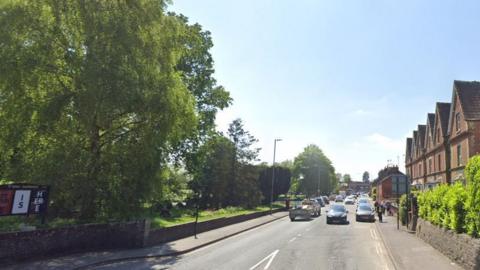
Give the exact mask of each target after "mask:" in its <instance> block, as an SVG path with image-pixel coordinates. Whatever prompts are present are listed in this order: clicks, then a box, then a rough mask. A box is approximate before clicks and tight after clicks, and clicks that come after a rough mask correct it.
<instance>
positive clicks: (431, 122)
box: [427, 113, 435, 135]
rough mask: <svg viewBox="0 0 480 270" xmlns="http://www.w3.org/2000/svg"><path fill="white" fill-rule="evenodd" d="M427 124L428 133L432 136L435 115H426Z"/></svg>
mask: <svg viewBox="0 0 480 270" xmlns="http://www.w3.org/2000/svg"><path fill="white" fill-rule="evenodd" d="M427 124H428V125H429V126H430V132H431V134H432V135H433V131H434V130H435V114H434V113H429V114H428V115H427Z"/></svg>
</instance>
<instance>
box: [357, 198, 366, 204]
mask: <svg viewBox="0 0 480 270" xmlns="http://www.w3.org/2000/svg"><path fill="white" fill-rule="evenodd" d="M358 203H368V200H367V199H360V200H359V201H358Z"/></svg>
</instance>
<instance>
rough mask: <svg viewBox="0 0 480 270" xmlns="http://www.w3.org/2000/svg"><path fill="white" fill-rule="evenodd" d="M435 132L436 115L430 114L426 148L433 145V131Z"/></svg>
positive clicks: (426, 133)
mask: <svg viewBox="0 0 480 270" xmlns="http://www.w3.org/2000/svg"><path fill="white" fill-rule="evenodd" d="M434 130H435V114H434V113H429V114H427V126H426V131H425V139H424V141H425V148H428V147H430V144H431V143H432V142H431V140H432V139H433V131H434Z"/></svg>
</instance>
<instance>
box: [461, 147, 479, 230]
mask: <svg viewBox="0 0 480 270" xmlns="http://www.w3.org/2000/svg"><path fill="white" fill-rule="evenodd" d="M465 177H466V179H467V191H466V193H467V198H466V203H465V210H466V216H465V229H466V231H467V233H468V234H469V235H472V236H479V233H480V156H475V157H472V158H471V159H470V160H469V162H468V164H467V166H466V167H465Z"/></svg>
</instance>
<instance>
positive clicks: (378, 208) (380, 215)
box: [375, 202, 383, 222]
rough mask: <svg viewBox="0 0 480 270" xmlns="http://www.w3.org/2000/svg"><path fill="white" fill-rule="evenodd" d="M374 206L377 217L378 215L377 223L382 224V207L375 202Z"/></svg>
mask: <svg viewBox="0 0 480 270" xmlns="http://www.w3.org/2000/svg"><path fill="white" fill-rule="evenodd" d="M375 205H376V210H377V215H378V221H379V222H383V219H382V211H383V210H382V208H383V207H382V205H381V204H379V203H377V202H375Z"/></svg>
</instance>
